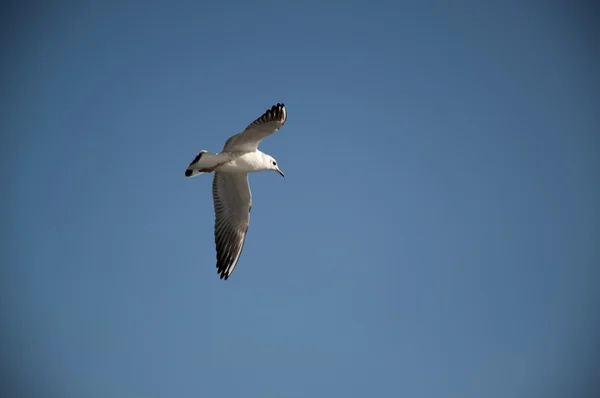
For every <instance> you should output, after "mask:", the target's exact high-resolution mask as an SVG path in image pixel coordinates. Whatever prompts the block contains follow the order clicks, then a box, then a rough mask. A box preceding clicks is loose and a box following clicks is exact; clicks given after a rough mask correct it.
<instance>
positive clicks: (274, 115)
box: [185, 104, 287, 280]
mask: <svg viewBox="0 0 600 398" xmlns="http://www.w3.org/2000/svg"><path fill="white" fill-rule="evenodd" d="M286 119H287V112H286V110H285V105H283V104H277V105H273V106H272V107H271V109H267V111H266V112H265V113H263V115H262V116H261V117H259V118H258V119H256V120H255V121H253V122H252V123H250V124H249V125H248V127H246V129H245V130H244V131H242V132H241V133H239V134H236V135H234V136H232V137H230V138H229V139H228V140H227V142H225V145H224V146H223V150H222V151H221V152H220V153H210V152H207V151H204V150H202V151H200V153H199V154H198V156H196V158H195V159H194V160H193V161H192V163H190V165H189V166H188V167H187V169H186V170H185V176H186V177H195V176H198V175H200V174H204V173H210V172H213V171H214V172H215V176H214V178H213V184H212V193H213V202H214V208H215V245H216V248H217V273H218V274H220V278H221V279H225V280H227V278H229V276H230V275H231V273H232V272H233V269H234V268H235V266H236V264H237V263H238V260H239V259H240V255H241V254H242V249H243V248H244V241H245V240H246V232H247V231H248V224H249V222H250V209H251V208H252V193H251V192H250V185H249V184H248V173H249V172H251V171H268V170H272V171H276V172H278V173H279V174H281V176H282V177H284V175H283V172H282V171H281V170H280V169H279V167H277V162H276V161H275V159H273V157H271V156H269V155H267V154H266V153H263V152H261V151H259V150H258V145H259V144H260V142H261V141H262V139H263V138H265V137H267V136H269V135H271V134H273V133H274V132H276V131H277V130H279V129H280V128H281V126H283V124H284V123H285V121H286Z"/></svg>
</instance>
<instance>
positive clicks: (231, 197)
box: [212, 172, 252, 279]
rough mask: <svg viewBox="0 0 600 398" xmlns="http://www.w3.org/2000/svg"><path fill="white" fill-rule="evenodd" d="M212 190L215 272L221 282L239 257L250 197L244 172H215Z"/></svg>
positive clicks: (246, 229) (246, 174)
mask: <svg viewBox="0 0 600 398" xmlns="http://www.w3.org/2000/svg"><path fill="white" fill-rule="evenodd" d="M212 189H213V201H214V206H215V244H216V246H217V273H219V274H220V275H221V279H223V278H225V279H227V278H229V275H231V273H232V272H233V269H234V268H235V266H236V264H237V262H238V260H239V258H240V255H241V254H242V249H243V248H244V242H245V240H246V232H247V231H248V225H249V223H250V208H251V207H252V194H251V192H250V185H249V184H248V173H219V172H216V173H215V177H214V179H213V187H212Z"/></svg>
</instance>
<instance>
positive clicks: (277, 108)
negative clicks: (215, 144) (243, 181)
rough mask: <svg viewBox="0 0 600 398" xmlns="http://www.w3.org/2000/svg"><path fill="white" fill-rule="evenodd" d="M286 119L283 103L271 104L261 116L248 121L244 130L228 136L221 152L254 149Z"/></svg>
mask: <svg viewBox="0 0 600 398" xmlns="http://www.w3.org/2000/svg"><path fill="white" fill-rule="evenodd" d="M286 119H287V112H286V110H285V105H284V104H277V105H273V106H272V107H271V109H267V111H266V112H265V113H263V115H262V116H261V117H259V118H258V119H256V120H255V121H253V122H252V123H250V125H248V127H246V129H245V130H244V131H242V132H241V133H239V134H236V135H234V136H232V137H230V138H229V139H228V140H227V142H226V143H225V145H224V146H223V152H235V151H241V152H253V151H256V149H257V148H258V144H260V141H261V140H262V139H263V138H265V137H267V136H268V135H271V134H273V133H274V132H276V131H277V130H279V129H280V128H281V126H283V124H284V123H285V121H286Z"/></svg>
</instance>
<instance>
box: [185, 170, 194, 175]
mask: <svg viewBox="0 0 600 398" xmlns="http://www.w3.org/2000/svg"><path fill="white" fill-rule="evenodd" d="M192 173H193V170H191V169H186V170H185V176H186V177H190V176H191V175H192Z"/></svg>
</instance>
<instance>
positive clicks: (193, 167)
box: [185, 150, 219, 177]
mask: <svg viewBox="0 0 600 398" xmlns="http://www.w3.org/2000/svg"><path fill="white" fill-rule="evenodd" d="M218 164H219V162H218V156H217V155H215V154H214V153H210V152H208V151H204V150H202V151H200V153H199V154H198V156H196V158H195V159H194V160H193V161H192V163H190V165H189V166H188V167H187V169H185V176H186V177H196V176H199V175H200V174H204V173H210V172H211V171H213V169H214V168H215V167H216V166H217V165H218Z"/></svg>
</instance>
